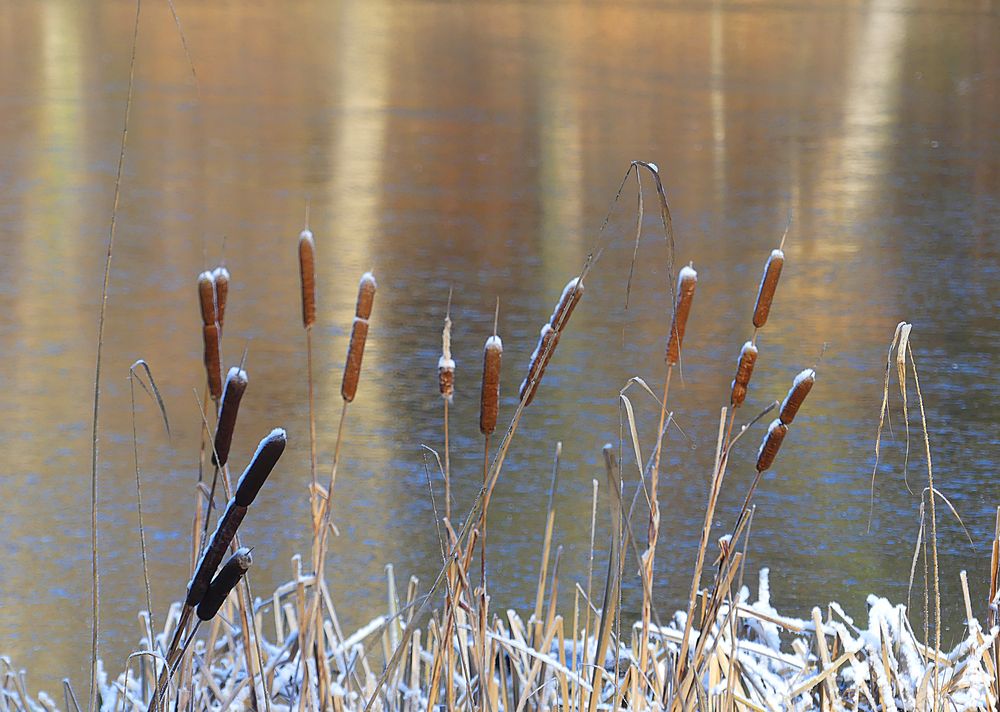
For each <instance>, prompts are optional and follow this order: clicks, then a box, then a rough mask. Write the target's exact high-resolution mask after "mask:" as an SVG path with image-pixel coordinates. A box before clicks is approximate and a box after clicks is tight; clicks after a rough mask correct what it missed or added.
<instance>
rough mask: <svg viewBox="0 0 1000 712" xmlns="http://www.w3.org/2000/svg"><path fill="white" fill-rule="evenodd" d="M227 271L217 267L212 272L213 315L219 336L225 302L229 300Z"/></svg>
mask: <svg viewBox="0 0 1000 712" xmlns="http://www.w3.org/2000/svg"><path fill="white" fill-rule="evenodd" d="M229 276H230V275H229V270H228V269H226V268H225V267H223V266H222V265H219V266H218V267H216V268H215V269H214V270H212V281H213V282H215V315H216V321H218V322H219V334H220V335H221V334H222V328H223V326H225V323H226V301H227V300H228V299H229Z"/></svg>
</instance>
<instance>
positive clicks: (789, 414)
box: [778, 368, 816, 425]
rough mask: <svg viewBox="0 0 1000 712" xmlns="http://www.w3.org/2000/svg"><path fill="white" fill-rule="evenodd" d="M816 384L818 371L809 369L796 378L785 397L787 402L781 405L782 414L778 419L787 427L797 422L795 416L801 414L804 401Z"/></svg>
mask: <svg viewBox="0 0 1000 712" xmlns="http://www.w3.org/2000/svg"><path fill="white" fill-rule="evenodd" d="M814 383H816V371H815V370H813V369H811V368H807V369H806V370H804V371H802V372H801V373H799V375H797V376H796V377H795V380H794V381H792V387H791V388H790V389H789V391H788V395H787V396H785V400H784V401H782V403H781V412H780V413H779V414H778V419H779V420H780V421H781V422H782V423H784V424H785V425H791V424H792V421H793V420H795V414H796V413H798V412H799V408H800V407H801V406H802V401H804V400H805V399H806V396H807V395H809V391H811V390H812V387H813V384H814Z"/></svg>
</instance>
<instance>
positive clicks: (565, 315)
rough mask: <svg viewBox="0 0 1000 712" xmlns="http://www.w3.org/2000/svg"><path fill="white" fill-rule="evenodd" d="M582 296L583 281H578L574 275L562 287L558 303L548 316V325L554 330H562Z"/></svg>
mask: <svg viewBox="0 0 1000 712" xmlns="http://www.w3.org/2000/svg"><path fill="white" fill-rule="evenodd" d="M582 297H583V282H581V281H580V278H579V277H574V278H573V279H571V280H570V281H569V282H568V283H567V284H566V286H565V287H564V288H563V291H562V295H561V296H560V297H559V303H558V304H556V309H555V311H554V312H552V316H551V317H549V326H551V327H552V328H553V329H555V330H556V331H562V330H563V327H565V326H566V323H567V322H568V321H569V317H570V315H572V314H573V310H574V309H576V305H577V304H579V303H580V299H581V298H582Z"/></svg>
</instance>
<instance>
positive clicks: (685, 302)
mask: <svg viewBox="0 0 1000 712" xmlns="http://www.w3.org/2000/svg"><path fill="white" fill-rule="evenodd" d="M697 286H698V273H697V272H696V271H695V269H694V264H693V263H689V264H687V265H685V266H684V267H682V268H681V271H680V273H679V274H678V275H677V294H676V297H675V298H674V310H673V311H674V313H673V318H672V319H671V323H670V334H669V336H668V337H667V352H666V362H667V375H666V378H665V379H664V382H663V399H662V400H661V401H660V425H659V427H658V428H657V430H656V449H655V450H654V453H653V469H652V472H651V475H650V497H649V501H650V510H649V529H648V532H647V542H648V544H647V548H646V552H645V554H644V555H643V560H642V566H643V567H644V569H645V575H644V577H643V579H644V582H645V584H646V585H644V586H643V591H642V633H641V638H640V644H639V669H640V670H641V671H643V672H644V673H645V671H646V666H647V662H648V658H649V624H650V618H651V617H652V609H653V592H652V590H651V589H652V585H653V569H654V564H655V560H656V544H657V541H658V540H659V536H660V500H659V494H658V486H659V482H660V456H661V454H662V450H663V428H664V424H665V423H666V420H667V397H668V395H669V394H670V378H671V376H672V375H673V372H674V366H676V365H677V364H678V363H680V361H681V351H682V346H683V342H684V332H685V331H686V330H687V321H688V317H689V316H690V314H691V305H692V304H693V303H694V292H695V288H696V287H697Z"/></svg>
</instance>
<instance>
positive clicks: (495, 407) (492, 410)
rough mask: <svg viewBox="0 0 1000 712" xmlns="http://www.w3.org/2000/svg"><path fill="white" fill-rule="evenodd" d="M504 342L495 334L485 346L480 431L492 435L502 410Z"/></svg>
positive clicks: (480, 403)
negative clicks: (501, 380)
mask: <svg viewBox="0 0 1000 712" xmlns="http://www.w3.org/2000/svg"><path fill="white" fill-rule="evenodd" d="M502 358H503V342H502V341H501V340H500V337H499V336H497V335H496V334H494V335H493V336H491V337H490V338H488V339H486V346H485V347H484V348H483V391H482V395H481V396H480V399H479V432H481V433H482V434H483V435H490V434H491V433H492V432H493V431H494V430H496V427H497V413H498V412H499V410H500V361H501V359H502Z"/></svg>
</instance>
